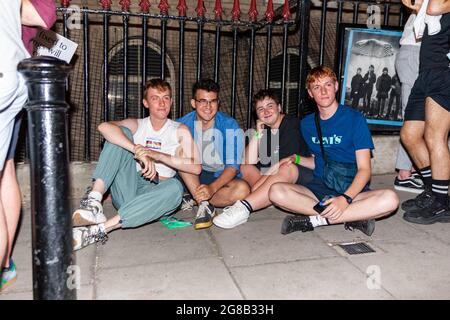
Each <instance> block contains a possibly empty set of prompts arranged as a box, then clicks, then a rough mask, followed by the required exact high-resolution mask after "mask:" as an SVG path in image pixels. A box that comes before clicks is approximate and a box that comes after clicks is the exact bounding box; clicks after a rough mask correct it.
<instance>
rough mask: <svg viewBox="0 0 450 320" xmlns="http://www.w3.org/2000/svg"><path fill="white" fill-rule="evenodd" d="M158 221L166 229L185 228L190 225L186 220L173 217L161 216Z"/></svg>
mask: <svg viewBox="0 0 450 320" xmlns="http://www.w3.org/2000/svg"><path fill="white" fill-rule="evenodd" d="M159 222H161V223H162V224H163V225H164V226H166V227H167V228H168V229H176V228H186V227H190V226H192V222H187V221H184V220H182V219H178V218H175V217H167V218H162V219H159Z"/></svg>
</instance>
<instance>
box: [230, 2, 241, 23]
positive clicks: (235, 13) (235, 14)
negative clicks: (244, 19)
mask: <svg viewBox="0 0 450 320" xmlns="http://www.w3.org/2000/svg"><path fill="white" fill-rule="evenodd" d="M231 16H232V20H233V21H239V19H240V18H241V8H240V4H239V0H234V2H233V9H231Z"/></svg>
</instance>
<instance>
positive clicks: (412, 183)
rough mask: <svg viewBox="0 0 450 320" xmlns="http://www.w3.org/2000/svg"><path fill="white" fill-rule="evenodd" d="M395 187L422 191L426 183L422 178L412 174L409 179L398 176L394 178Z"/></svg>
mask: <svg viewBox="0 0 450 320" xmlns="http://www.w3.org/2000/svg"><path fill="white" fill-rule="evenodd" d="M394 188H395V190H399V191H406V192H413V193H422V192H423V190H424V185H423V182H422V180H420V179H417V178H414V176H410V177H409V178H407V179H404V180H400V179H399V178H398V177H396V178H395V180H394Z"/></svg>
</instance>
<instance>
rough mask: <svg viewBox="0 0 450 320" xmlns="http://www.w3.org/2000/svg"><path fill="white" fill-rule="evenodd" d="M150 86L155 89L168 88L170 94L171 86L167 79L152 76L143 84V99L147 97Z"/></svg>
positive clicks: (162, 89)
mask: <svg viewBox="0 0 450 320" xmlns="http://www.w3.org/2000/svg"><path fill="white" fill-rule="evenodd" d="M150 88H152V89H157V90H159V91H165V90H169V92H170V95H172V87H171V86H170V84H169V83H168V82H167V81H165V80H163V79H160V78H154V79H151V80H149V81H147V83H146V84H145V90H144V99H145V98H147V91H148V89H150Z"/></svg>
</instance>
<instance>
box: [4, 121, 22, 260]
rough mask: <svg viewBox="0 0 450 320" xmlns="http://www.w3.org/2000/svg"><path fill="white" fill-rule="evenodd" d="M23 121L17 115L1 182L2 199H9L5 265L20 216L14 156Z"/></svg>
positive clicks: (7, 203) (6, 212)
mask: <svg viewBox="0 0 450 320" xmlns="http://www.w3.org/2000/svg"><path fill="white" fill-rule="evenodd" d="M21 123H22V114H21V113H19V114H18V115H17V116H16V119H15V122H14V129H13V136H12V140H11V143H10V146H9V150H8V155H7V159H8V160H7V161H6V165H5V168H4V172H3V178H2V180H1V184H0V193H1V197H2V199H8V201H5V202H4V204H3V207H4V210H5V217H6V225H7V228H8V251H7V255H6V257H5V266H6V267H8V266H9V265H10V263H9V262H10V261H9V258H10V257H11V255H12V249H13V248H12V246H13V243H14V238H15V234H16V230H17V225H18V222H19V218H20V209H21V201H22V195H21V192H20V187H19V183H18V181H17V175H16V167H15V164H14V156H15V152H16V147H17V141H18V139H19V132H20V125H21Z"/></svg>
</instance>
